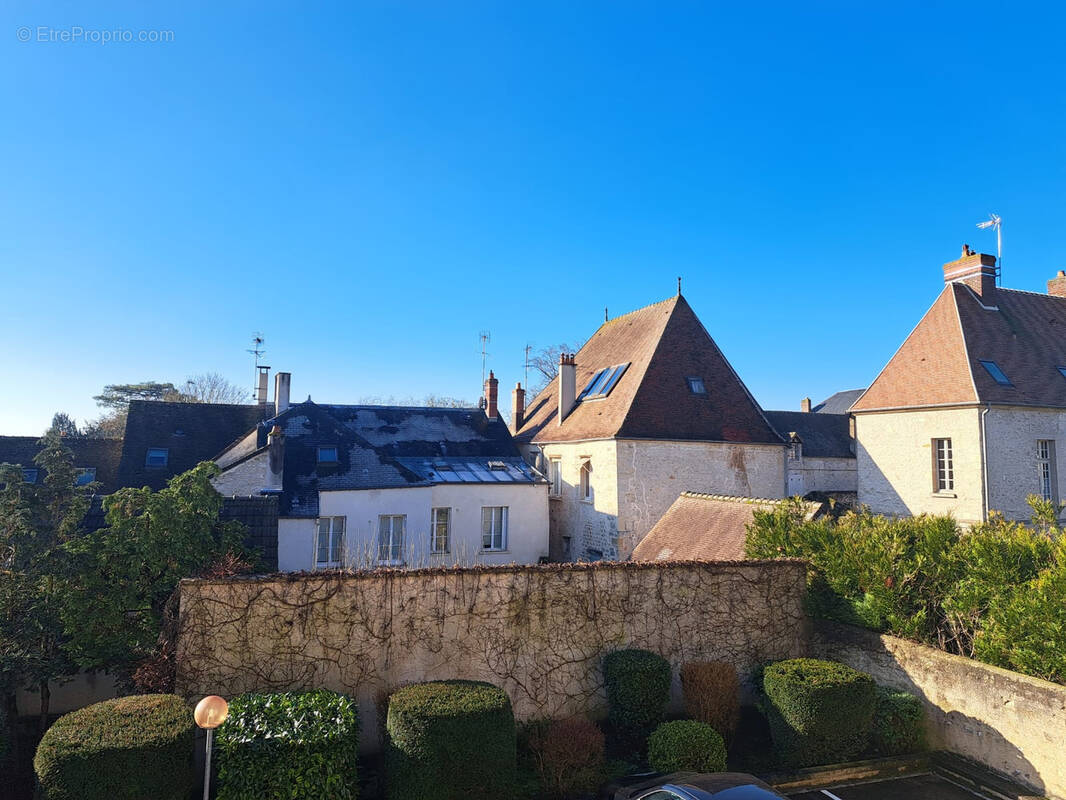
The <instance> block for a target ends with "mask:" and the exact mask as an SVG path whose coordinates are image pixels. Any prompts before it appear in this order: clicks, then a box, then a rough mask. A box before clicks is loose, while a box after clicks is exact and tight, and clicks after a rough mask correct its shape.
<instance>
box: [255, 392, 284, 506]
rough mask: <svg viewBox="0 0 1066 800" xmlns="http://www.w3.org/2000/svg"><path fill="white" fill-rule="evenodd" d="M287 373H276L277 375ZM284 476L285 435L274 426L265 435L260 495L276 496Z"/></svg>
mask: <svg viewBox="0 0 1066 800" xmlns="http://www.w3.org/2000/svg"><path fill="white" fill-rule="evenodd" d="M282 374H288V373H280V372H279V373H278V375H279V376H280V375H282ZM284 475H285V434H284V433H283V432H282V430H281V426H280V425H275V426H274V427H273V428H271V430H270V433H269V434H267V478H266V486H264V487H263V489H262V492H261V494H276V493H278V492H280V491H281V490H282V478H283V477H284Z"/></svg>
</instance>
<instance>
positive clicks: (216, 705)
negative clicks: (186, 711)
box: [192, 694, 229, 800]
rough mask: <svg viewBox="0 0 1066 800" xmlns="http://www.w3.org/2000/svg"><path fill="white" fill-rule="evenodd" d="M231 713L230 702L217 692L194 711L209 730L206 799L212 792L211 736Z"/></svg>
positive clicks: (205, 728) (193, 714)
mask: <svg viewBox="0 0 1066 800" xmlns="http://www.w3.org/2000/svg"><path fill="white" fill-rule="evenodd" d="M228 715H229V703H227V702H226V701H225V700H224V699H223V698H221V697H219V696H218V695H217V694H212V695H208V696H207V697H205V698H204V699H203V700H201V701H200V702H199V703H197V704H196V710H195V711H193V712H192V716H193V719H194V720H196V724H197V725H198V726H200V727H201V728H203V729H204V730H206V731H207V756H206V760H205V761H204V800H210V794H211V737H212V735H213V734H214V732H215V728H217V727H218V726H219V725H221V724H222V723H223V722H225V721H226V717H227V716H228Z"/></svg>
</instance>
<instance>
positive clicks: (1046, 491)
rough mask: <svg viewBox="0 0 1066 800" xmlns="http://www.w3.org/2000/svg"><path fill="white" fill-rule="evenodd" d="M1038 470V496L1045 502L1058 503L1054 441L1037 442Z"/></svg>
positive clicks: (1040, 440) (1039, 440) (1038, 440)
mask: <svg viewBox="0 0 1066 800" xmlns="http://www.w3.org/2000/svg"><path fill="white" fill-rule="evenodd" d="M1036 469H1037V480H1038V481H1039V486H1040V490H1039V492H1038V494H1039V495H1040V497H1042V498H1043V499H1044V500H1051V501H1052V502H1057V497H1056V495H1057V494H1058V493H1057V492H1056V491H1055V490H1056V488H1057V487H1056V486H1055V483H1056V477H1057V476H1056V474H1055V440H1054V439H1037V440H1036Z"/></svg>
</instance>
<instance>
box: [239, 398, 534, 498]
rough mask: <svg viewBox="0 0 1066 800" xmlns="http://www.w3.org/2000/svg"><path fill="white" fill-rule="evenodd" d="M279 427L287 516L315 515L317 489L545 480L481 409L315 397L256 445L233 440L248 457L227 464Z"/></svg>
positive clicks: (263, 429) (265, 428) (280, 419)
mask: <svg viewBox="0 0 1066 800" xmlns="http://www.w3.org/2000/svg"><path fill="white" fill-rule="evenodd" d="M275 424H276V425H278V426H280V427H281V429H282V431H283V433H284V434H285V464H284V473H283V480H282V487H283V491H282V497H281V504H280V513H281V515H282V516H288V517H313V516H317V515H318V493H319V492H320V491H339V490H350V489H391V488H403V487H410V486H432V485H434V484H437V483H499V482H510V483H529V484H532V483H539V482H543V480H544V479H543V478H542V477H541V476H540V475H539V474H537V473H536V472H534V471H533V470H532V469H531V468H530V467H529V466H528V465H527V464H526V463H525V462H524V461H523V460H522V457H521V455H520V454H519V452H518V448H517V447H516V445H515V442H514V440H513V439H512V438H511V434H510V432H509V431H508V430H507V425H506V424H505V423H504V422H503V420H501V419H496V420H492V421H490V420H489V419H488V418H487V417H486V416H485V413H484V412H483V411H482V410H481V409H477V408H416V407H407V406H366V405H325V404H321V405H320V404H317V403H313V402H311V401H307V402H305V403H299V404H297V405H294V406H291V407H290V408H289V409H287V410H286V411H285V412H283V413H282V414H280V415H278V416H277V417H275V418H273V419H270V420H267V421H265V422H264V423H262V424H261V425H259V426H258V428H257V430H256V444H257V449H255V450H251V451H249V449H248V444H247V442H238V443H235V444H234V445H233V448H231V449H239V450H241V451H242V452H243V455H242V457H241V458H240V459H237V460H235V461H233V462H231V463H230V464H229V465H228V466H227V468H229V467H231V466H233V465H235V464H238V463H240V461H241V460H243V459H246V458H250V457H252V456H254V455H255V454H256V453H259V452H261V451H262V448H263V447H265V446H266V445H267V435H268V433H269V432H270V430H271V428H273V427H274V425H275ZM320 446H329V447H336V448H337V462H336V463H335V464H322V463H319V461H318V448H319V447H320ZM226 455H228V453H227V454H220V458H222V459H223V460H224V461H225V460H226V459H225V456H226Z"/></svg>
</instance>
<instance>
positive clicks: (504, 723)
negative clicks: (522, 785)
mask: <svg viewBox="0 0 1066 800" xmlns="http://www.w3.org/2000/svg"><path fill="white" fill-rule="evenodd" d="M386 728H387V730H388V743H387V750H386V771H387V776H386V777H387V783H388V797H389V798H390V800H467V798H469V797H511V796H512V795H513V794H514V787H515V760H516V754H515V739H516V733H515V721H514V713H513V711H512V710H511V699H510V698H509V697H508V696H507V693H506V692H504V691H503V690H502V689H500V688H498V687H496V686H493V685H492V684H491V683H482V682H480V681H460V680H452V681H431V682H429V683H418V684H414V685H413V686H406V687H404V688H402V689H399V690H397V691H395V692H393V694H392V696H391V697H390V698H389V711H388V717H387V721H386Z"/></svg>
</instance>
